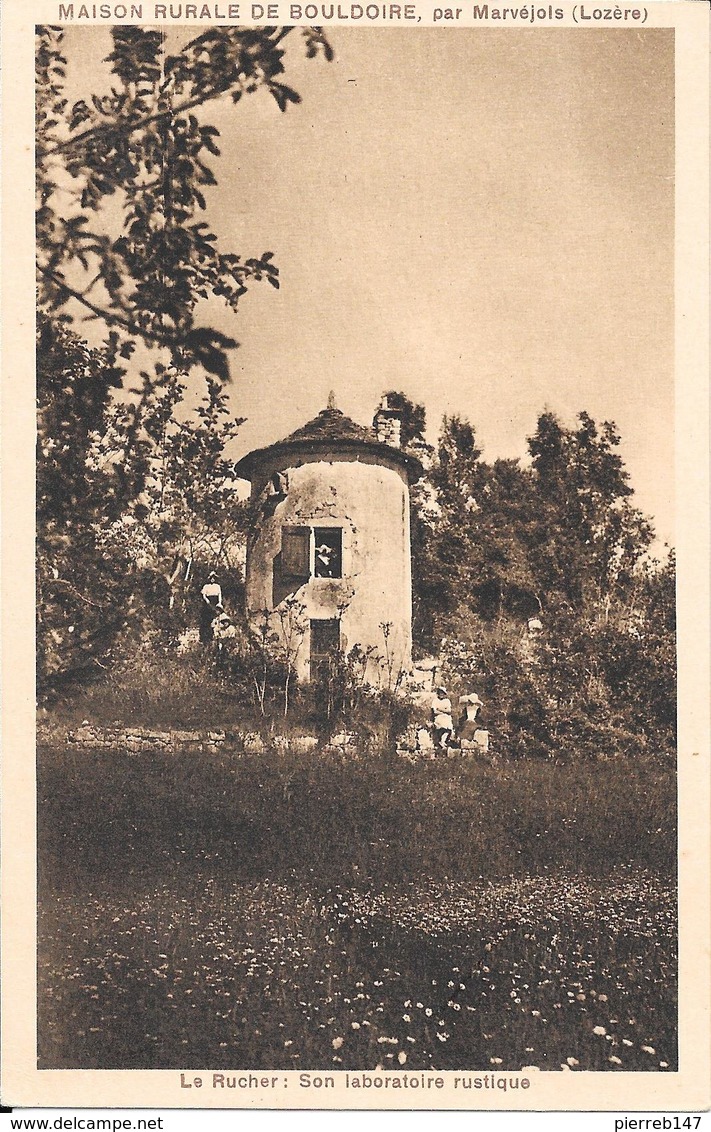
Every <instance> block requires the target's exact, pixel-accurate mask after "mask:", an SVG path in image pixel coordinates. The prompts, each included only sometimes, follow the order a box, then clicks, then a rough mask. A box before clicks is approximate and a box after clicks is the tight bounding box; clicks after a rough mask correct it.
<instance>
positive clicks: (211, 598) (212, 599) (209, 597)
mask: <svg viewBox="0 0 711 1132" xmlns="http://www.w3.org/2000/svg"><path fill="white" fill-rule="evenodd" d="M200 598H201V600H200V640H201V641H202V643H203V644H204V645H209V644H210V642H211V641H212V640H214V631H213V621H214V620H215V618H216V617H217V614H218V613H220V612H222V608H223V606H222V587H221V585H220V583H219V582H218V580H217V574H216V573H215V571H214V570H211V571H210V573H209V574H208V576H207V581H206V582H205V585H204V586H203V587H202V589H201V590H200Z"/></svg>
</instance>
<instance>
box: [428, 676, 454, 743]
mask: <svg viewBox="0 0 711 1132" xmlns="http://www.w3.org/2000/svg"><path fill="white" fill-rule="evenodd" d="M432 726H433V728H434V739H435V747H436V748H437V749H438V750H442V751H446V749H447V745H448V743H449V740H450V739H451V738H452V733H453V731H454V720H453V719H452V701H451V700H450V698H449V696H448V695H447V689H446V688H444V687H439V688H437V691H436V694H435V698H434V699H433V701H432Z"/></svg>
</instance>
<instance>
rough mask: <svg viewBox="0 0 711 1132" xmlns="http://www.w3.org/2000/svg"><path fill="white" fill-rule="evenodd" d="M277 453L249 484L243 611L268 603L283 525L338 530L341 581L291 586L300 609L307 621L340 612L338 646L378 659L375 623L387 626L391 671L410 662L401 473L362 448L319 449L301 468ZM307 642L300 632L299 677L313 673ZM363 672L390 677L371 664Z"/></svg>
mask: <svg viewBox="0 0 711 1132" xmlns="http://www.w3.org/2000/svg"><path fill="white" fill-rule="evenodd" d="M295 464H296V462H294V463H290V462H289V460H288V458H286V457H283V456H282V457H281V458H279V459H274V460H272V461H271V462H265V463H264V465H263V467H262V468H260V475H259V476H255V480H254V483H253V486H252V505H253V507H254V509H255V525H254V530H253V534H252V538H251V539H250V545H249V548H248V553H247V584H246V601H247V613H248V616H249V617H250V618H251V619H257V617H258V614H259V611H261V610H264V609H273V608H274V597H275V594H274V585H273V580H274V560H275V559H276V558H277V557H278V555H279V554H280V551H281V531H282V527H284V526H307V527H329V526H333V527H340V528H341V529H342V532H343V535H342V538H343V557H342V574H343V576H342V578H338V579H333V578H315V577H311V578H310V580H309V581H308V582H305V583H304V584H303V585H300V586H298V588H297V587H296V586H294V587H292V590H291V592H293V593H294V594H295V596H296V597H297V598H298V600H299V602H303V604H304V605H305V607H306V610H305V618H307V619H309V620H310V619H321V618H331V617H338V616H339V615H340V617H341V645H342V648H343V650H344V651H345V652H348V651H349V650H350V649H351V648H353V646H354V645H356V644H358V645H360V646H361V647H362V648H364V649H367V648H368V647H373V648H374V649H376V650H377V652H378V653H379V654H380V655H381V656H383V657H384V655H385V643H384V639H383V630H382V629H381V623H383V622H390V623H391V624H392V628H391V629H390V633H389V639H388V647H389V650H390V654H391V656H392V657H393V658H394V665H393V671H394V674H395V675H396V674H397V672H398V670H399V669H400V668H403V669H409V667H410V663H411V648H412V637H411V620H412V584H411V567H410V511H409V488H408V484H407V478H406V474H405V472H404V470H403V469H401V468H400V466H399V465H398V464H397V463H396V462H395V461H393V465H392V466H385V465H384V464H383V463H380V462H379V461H378V460H377V459H376V458H374V457H372V456H370V455H369V454H367V453H365V454H363V457H362V458H361V459H359V460H355V459H354V458H353V456H352V454H348V455H346V454H343V453H338V452H334V453H330V452H329V453H326V454H323V455H321V454H320V455H319V458H318V459H309V458H304V460H303V462H301V463H300V464H296V466H295ZM276 471H280V472H286V473H287V475H288V489H287V491H286V494H285V496H284V497H282V498H280V499H279V500H277V501H276V502H275V500H274V498H273V497H271V498H270V496H269V495H268V494H267V484H268V482H269V480H270V477H271V476H272V475H273V474H274V472H276ZM309 655H310V639H309V633H308V631H307V632H306V635H305V637H304V640H303V643H302V645H301V647H300V649H299V654H298V656H297V661H296V673H297V677H298V678H299V679H300V680H308V679H309V675H310V664H309ZM368 678H369V679H370V680H371V681H372V682H374V683H378V682H379V683H387V682H388V677H387V675H386V674H385V673H383V672H382V671H381V672H379V671H378V668H377V663H375V662H374V663H371V664H370V666H369V669H368Z"/></svg>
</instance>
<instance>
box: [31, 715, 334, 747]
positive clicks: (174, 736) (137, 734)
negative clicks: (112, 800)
mask: <svg viewBox="0 0 711 1132" xmlns="http://www.w3.org/2000/svg"><path fill="white" fill-rule="evenodd" d="M37 739H38V742H40V743H42V742H51V743H55V744H56V743H57V742H61V741H64V742H65V743H66V744H67V745H68V746H69V747H75V748H85V749H86V750H90V749H91V750H110V751H119V750H120V751H129V752H131V753H134V754H150V753H157V752H168V753H170V752H174V753H175V752H185V751H193V752H195V753H197V752H199V751H204V752H207V753H208V754H219V753H220V752H222V751H224V752H225V753H227V752H228V751H229V752H236V753H245V754H261V753H262V752H263V751H266V750H267V748H268V747H273V748H275V749H277V750H292V751H299V752H305V751H312V750H313V749H314V748H315V747H317V746H318V739H317V738H316V736H315V735H295V736H293V737H289V738H287V737H286V736H283V735H275V736H273V737H272V738H271V739H270V741H269V742H268V743H267V742H266V741H265V740H264V739H263V738H262V736H261V735H259V734H258V733H257V732H246V733H245V732H241V731H223V730H214V731H180V730H170V731H156V730H152V729H150V728H147V727H99V726H96V725H95V724H91V723H82V724H81V726H80V727H76V728H72V729H68V730H66V731H65V732H64V734H63V735H58V734H57V733H56V729H55V728H52V729H51V732H50V730H49V729H47V728H43V727H42V725H41V724H40V726H39V728H38V731H37Z"/></svg>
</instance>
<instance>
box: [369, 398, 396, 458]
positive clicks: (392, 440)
mask: <svg viewBox="0 0 711 1132" xmlns="http://www.w3.org/2000/svg"><path fill="white" fill-rule="evenodd" d="M400 423H401V421H400V414H399V412H398V411H397V409H390V408H388V399H387V397H383V399H382V401H381V403H380V406H379V408H378V411H377V412H376V414H375V416H374V417H373V428H374V429H375V434H376V436H377V438H378V440H379V441H380V443H381V444H387V445H389V446H390V448H399V447H400Z"/></svg>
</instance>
